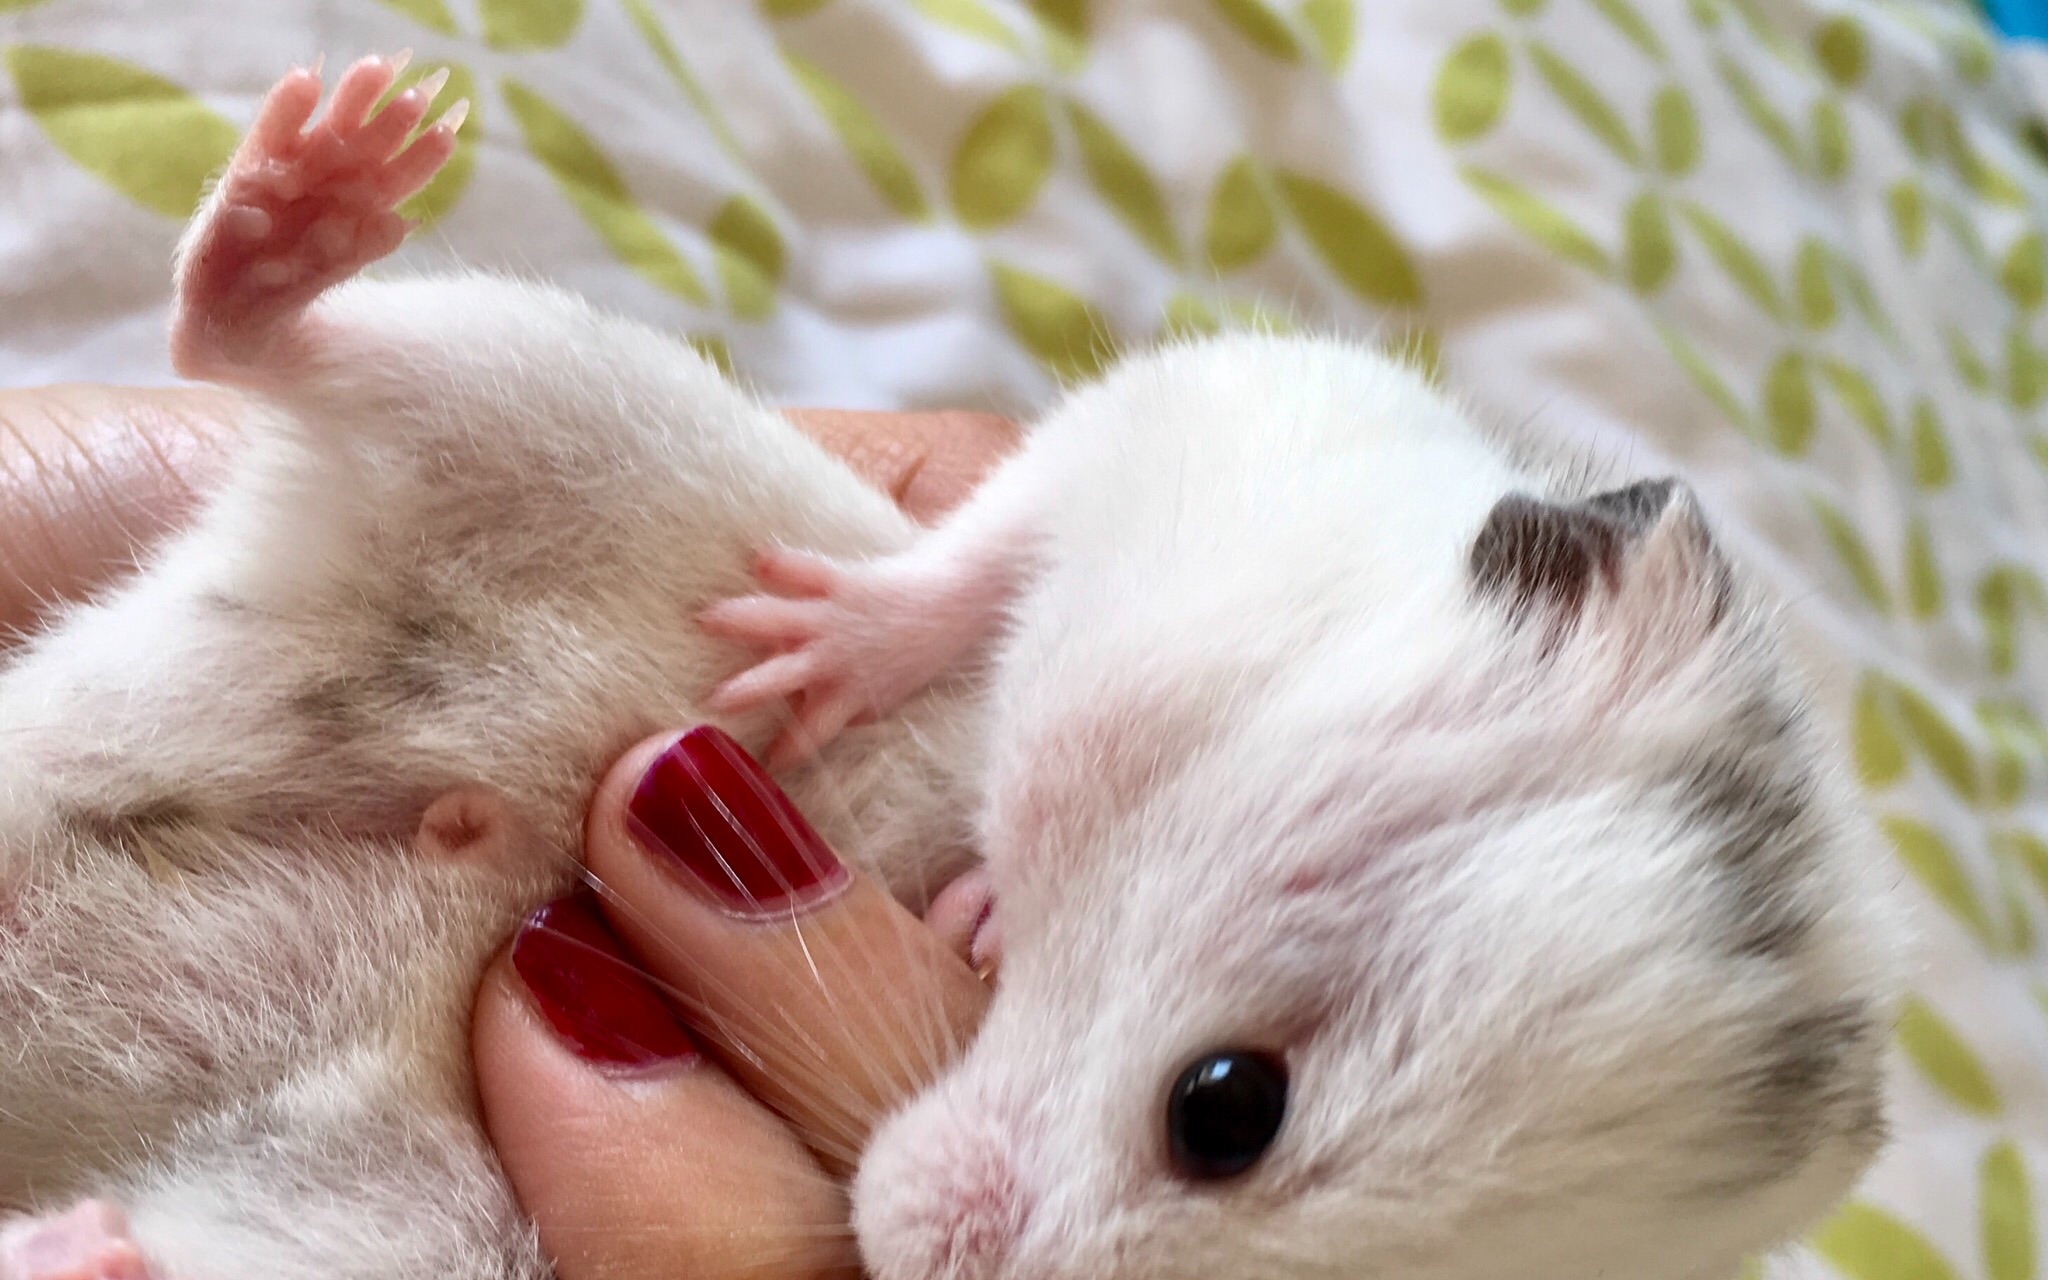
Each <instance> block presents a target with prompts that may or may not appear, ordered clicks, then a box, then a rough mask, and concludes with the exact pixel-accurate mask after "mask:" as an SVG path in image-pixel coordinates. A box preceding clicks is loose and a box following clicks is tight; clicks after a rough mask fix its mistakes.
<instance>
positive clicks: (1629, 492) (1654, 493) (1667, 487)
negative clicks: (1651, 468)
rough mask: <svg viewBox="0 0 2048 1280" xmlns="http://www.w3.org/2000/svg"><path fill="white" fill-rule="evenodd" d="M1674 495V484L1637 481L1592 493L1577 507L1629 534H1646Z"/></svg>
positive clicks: (1676, 489)
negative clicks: (1602, 518)
mask: <svg viewBox="0 0 2048 1280" xmlns="http://www.w3.org/2000/svg"><path fill="white" fill-rule="evenodd" d="M1677 494H1678V481H1676V480H1669V479H1666V480H1640V481H1637V482H1636V483H1635V484H1632V485H1630V486H1628V487H1627V488H1626V489H1612V490H1609V491H1608V492H1606V493H1596V494H1594V495H1593V496H1592V497H1590V498H1588V499H1586V500H1585V501H1584V502H1583V503H1581V504H1580V505H1581V506H1583V507H1585V508H1586V509H1587V510H1589V511H1596V512H1598V513H1599V514H1601V515H1603V516H1606V517H1607V518H1608V519H1610V520H1613V521H1614V522H1615V523H1616V524H1619V525H1620V526H1621V527H1622V529H1623V530H1625V531H1626V532H1628V533H1631V534H1637V535H1641V534H1645V533H1648V532H1649V531H1650V530H1651V529H1652V528H1654V527H1655V526H1656V524H1657V517H1658V516H1661V515H1663V514H1664V511H1665V509H1666V508H1667V507H1669V506H1670V505H1671V500H1672V499H1673V498H1674V497H1676V496H1677Z"/></svg>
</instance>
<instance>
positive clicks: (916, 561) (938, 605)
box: [701, 550, 993, 769]
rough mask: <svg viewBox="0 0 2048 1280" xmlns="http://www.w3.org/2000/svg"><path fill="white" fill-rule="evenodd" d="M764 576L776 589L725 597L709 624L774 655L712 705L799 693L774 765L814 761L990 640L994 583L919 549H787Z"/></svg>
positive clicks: (745, 704) (727, 708)
mask: <svg viewBox="0 0 2048 1280" xmlns="http://www.w3.org/2000/svg"><path fill="white" fill-rule="evenodd" d="M754 574H755V577H756V578H757V579H758V580H759V581H760V583H761V585H762V586H764V587H766V588H767V589H768V590H767V592H765V593H763V594H760V595H752V596H742V597H739V598H736V599H732V600H725V601H721V602H720V603H718V604H716V605H713V606H712V607H711V608H710V609H707V610H706V611H705V612H704V614H703V615H702V618H701V622H702V624H703V626H704V629H705V630H706V631H709V632H710V633H711V634H713V635H716V636H721V637H723V638H725V639H728V640H735V641H738V642H740V643H742V644H746V645H750V646H752V647H754V648H759V649H767V650H770V651H771V652H772V654H773V656H771V657H769V658H767V659H765V660H764V661H762V662H761V663H759V664H758V665H756V666H753V667H750V668H748V669H747V670H745V671H743V672H741V673H740V674H739V675H737V676H734V677H733V678H732V679H730V680H728V681H726V682H725V683H724V684H723V685H720V686H719V687H718V689H717V690H716V691H714V692H713V693H712V695H711V706H712V709H714V710H716V711H721V712H727V713H731V712H739V711H746V710H750V709H752V708H754V707H758V706H760V705H762V704H763V703H765V702H768V701H770V700H772V699H775V698H790V699H793V700H794V701H795V703H796V717H795V720H794V721H793V722H792V723H791V724H790V726H789V727H788V728H787V729H785V730H784V732H783V734H782V736H781V737H780V738H778V739H777V740H776V742H775V745H774V746H773V747H772V748H771V749H770V750H769V754H768V760H767V763H768V766H769V767H770V768H775V769H779V768H783V767H785V766H788V765H792V764H797V763H800V762H801V761H804V760H806V759H809V758H810V757H811V756H812V755H813V754H815V753H816V752H817V751H818V750H820V749H821V748H823V747H824V746H825V744H826V743H829V742H830V741H832V739H833V738H835V737H837V736H838V735H839V732H840V731H841V730H842V729H844V728H846V727H847V726H848V725H849V724H853V723H855V722H856V721H859V720H864V719H870V718H873V717H875V716H879V715H884V714H887V713H888V712H890V711H893V710H895V709H896V708H897V707H898V706H900V705H902V703H903V702H904V701H905V700H906V699H908V698H909V697H911V695H913V694H915V693H916V692H917V691H918V690H920V689H922V688H923V687H924V686H925V685H927V684H929V683H930V682H931V681H932V680H934V679H936V678H938V676H940V675H941V674H942V673H944V671H945V670H946V668H947V667H949V666H950V665H952V663H953V661H954V659H955V658H957V657H958V656H959V655H960V654H961V653H963V652H965V651H966V650H967V649H969V648H971V647H972V646H973V645H974V644H975V643H977V642H978V641H979V640H980V639H981V638H982V632H983V630H984V625H983V624H984V614H985V612H986V611H985V610H983V609H979V608H976V607H973V606H974V604H975V603H977V602H979V600H980V597H981V595H982V594H984V592H983V590H982V585H981V584H980V583H978V582H977V581H976V580H975V579H974V578H973V576H972V575H965V574H961V573H958V572H953V571H951V567H950V566H947V565H943V564H934V563H929V562H927V561H925V560H923V559H920V558H918V557H917V556H916V555H915V554H914V553H913V554H911V555H905V556H891V557H888V558H885V559H881V560H876V561H872V562H868V563H864V564H847V563H843V562H841V561H837V560H832V559H829V558H827V557H825V556H819V555H812V554H809V553H807V552H800V551H786V550H777V551H770V552H767V553H765V554H763V555H762V556H761V558H760V560H759V562H758V563H757V564H756V566H755V570H754ZM992 589H993V588H992Z"/></svg>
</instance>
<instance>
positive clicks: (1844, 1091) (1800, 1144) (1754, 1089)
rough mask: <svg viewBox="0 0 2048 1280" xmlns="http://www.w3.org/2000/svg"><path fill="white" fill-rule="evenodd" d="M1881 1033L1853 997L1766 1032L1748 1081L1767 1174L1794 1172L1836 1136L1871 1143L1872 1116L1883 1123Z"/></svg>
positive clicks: (1749, 1102) (1752, 1118) (1752, 1116)
mask: <svg viewBox="0 0 2048 1280" xmlns="http://www.w3.org/2000/svg"><path fill="white" fill-rule="evenodd" d="M1878 1037H1879V1030H1878V1024H1877V1019H1876V1018H1875V1017H1873V1016H1872V1014H1871V1011H1870V1009H1869V1008H1868V1007H1866V1006H1865V1005H1863V1004H1861V1003H1859V1002H1855V1001H1843V1002H1840V1003H1837V1004H1831V1005H1826V1006H1824V1007H1822V1008H1820V1009H1817V1010H1810V1011H1807V1012H1804V1013H1800V1014H1797V1015H1794V1016H1793V1017H1790V1018H1787V1019H1786V1020H1785V1021H1783V1022H1781V1023H1779V1024H1778V1025H1777V1026H1775V1027H1773V1028H1771V1030H1770V1031H1769V1032H1768V1033H1767V1035H1766V1036H1765V1039H1764V1043H1763V1044H1762V1045H1761V1046H1759V1052H1758V1054H1757V1057H1756V1066H1755V1068H1754V1070H1753V1071H1752V1072H1751V1073H1750V1074H1749V1076H1748V1079H1747V1080H1746V1081H1744V1086H1745V1093H1746V1095H1747V1096H1746V1110H1747V1111H1748V1113H1749V1119H1750V1121H1751V1122H1752V1123H1753V1124H1754V1126H1755V1132H1756V1133H1757V1135H1758V1136H1759V1138H1760V1140H1761V1141H1762V1142H1763V1144H1764V1146H1765V1149H1766V1152H1767V1160H1768V1165H1769V1167H1770V1170H1771V1173H1770V1174H1769V1175H1767V1176H1773V1177H1783V1176H1786V1175H1789V1174H1791V1173H1792V1172H1794V1171H1795V1170H1797V1169H1798V1167H1799V1166H1800V1165H1802V1164H1804V1163H1805V1162H1806V1161H1807V1160H1808V1159H1810V1158H1811V1157H1812V1156H1813V1154H1814V1152H1815V1151H1817V1150H1818V1149H1819V1148H1820V1146H1821V1144H1822V1143H1824V1142H1825V1141H1827V1139H1828V1138H1830V1137H1832V1136H1835V1135H1843V1136H1849V1137H1854V1138H1857V1139H1858V1140H1859V1141H1868V1140H1869V1139H1870V1138H1871V1137H1873V1136H1875V1135H1873V1134H1872V1133H1871V1128H1872V1125H1873V1122H1874V1123H1875V1124H1876V1126H1877V1127H1878V1128H1879V1129H1880V1130H1881V1129H1882V1126H1883V1123H1884V1122H1883V1111H1882V1104H1881V1102H1878V1101H1876V1099H1875V1097H1874V1095H1876V1094H1878V1093H1879V1092H1880V1089H1879V1084H1878V1080H1877V1077H1876V1071H1877V1068H1876V1066H1875V1065H1874V1060H1875V1055H1876V1052H1877V1045H1876V1044H1874V1043H1873V1042H1874V1041H1875V1040H1877V1039H1878Z"/></svg>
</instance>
